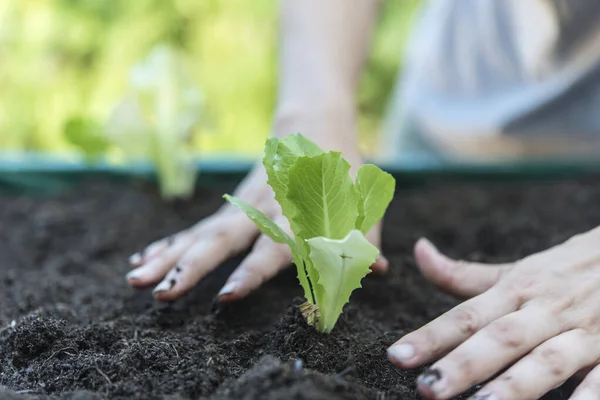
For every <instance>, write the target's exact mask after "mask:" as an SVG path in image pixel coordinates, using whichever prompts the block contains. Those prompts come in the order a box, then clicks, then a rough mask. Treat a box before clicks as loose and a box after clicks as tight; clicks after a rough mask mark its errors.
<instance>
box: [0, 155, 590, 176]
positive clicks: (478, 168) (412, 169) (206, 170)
mask: <svg viewBox="0 0 600 400" xmlns="http://www.w3.org/2000/svg"><path fill="white" fill-rule="evenodd" d="M256 162H257V159H253V158H249V157H244V156H239V155H234V154H216V155H211V156H207V157H201V158H200V159H199V161H198V162H197V170H198V172H199V175H200V176H202V175H203V174H231V173H234V174H245V173H248V171H249V170H250V169H251V168H252V167H253V166H254V165H255V164H256ZM367 162H368V163H373V164H375V165H377V166H378V167H380V168H382V169H383V170H385V171H387V172H389V173H391V174H413V173H416V174H421V173H425V174H428V173H435V174H440V173H441V174H455V173H466V174H472V175H487V174H490V173H492V174H495V173H501V174H529V173H531V172H533V173H548V174H556V173H571V172H574V173H588V172H589V173H596V172H600V157H597V158H590V159H584V158H580V159H570V160H569V159H557V160H549V159H543V160H525V161H514V160H507V161H496V162H456V161H445V160H440V159H438V158H434V157H428V156H426V155H413V156H405V157H402V158H400V159H397V160H392V161H383V160H382V161H378V160H376V159H373V160H367ZM155 172H156V171H155V168H154V166H153V164H152V163H151V162H149V161H136V162H131V163H127V164H126V165H116V164H112V163H108V162H104V161H99V162H96V163H86V162H85V161H83V160H82V159H78V158H77V157H73V156H72V155H71V154H67V156H66V157H65V156H61V155H51V154H44V153H10V154H9V153H0V174H3V173H36V174H40V173H49V174H65V173H67V174H69V173H74V174H78V173H100V174H118V175H142V176H143V175H154V174H155Z"/></svg>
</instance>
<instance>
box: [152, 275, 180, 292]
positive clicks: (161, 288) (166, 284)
mask: <svg viewBox="0 0 600 400" xmlns="http://www.w3.org/2000/svg"><path fill="white" fill-rule="evenodd" d="M176 283H177V282H176V281H175V279H171V280H168V281H167V280H164V281H162V282H161V283H159V284H158V286H156V287H155V288H154V290H153V291H152V293H154V294H156V293H160V292H166V291H168V290H171V289H172V288H173V286H175V284H176Z"/></svg>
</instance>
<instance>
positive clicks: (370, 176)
mask: <svg viewBox="0 0 600 400" xmlns="http://www.w3.org/2000/svg"><path fill="white" fill-rule="evenodd" d="M356 188H357V189H358V192H359V194H360V201H359V203H358V219H357V220H356V229H359V230H360V231H361V232H362V233H364V234H367V232H369V230H371V228H372V227H373V226H375V224H377V222H378V221H379V220H380V219H382V218H383V216H384V214H385V210H386V209H387V207H388V206H389V204H390V202H391V201H392V199H393V198H394V191H395V189H396V181H395V180H394V177H393V176H392V175H390V174H388V173H387V172H384V171H382V170H381V169H379V168H378V167H376V166H375V165H371V164H365V165H363V166H362V167H360V168H359V169H358V172H357V173H356Z"/></svg>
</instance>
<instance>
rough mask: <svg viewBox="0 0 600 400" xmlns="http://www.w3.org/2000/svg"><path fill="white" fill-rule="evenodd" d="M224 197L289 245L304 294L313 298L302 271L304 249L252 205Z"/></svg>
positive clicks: (265, 232) (232, 197) (270, 234)
mask: <svg viewBox="0 0 600 400" xmlns="http://www.w3.org/2000/svg"><path fill="white" fill-rule="evenodd" d="M223 198H224V199H225V200H227V201H228V202H229V203H231V204H233V205H234V206H236V207H237V208H239V209H240V210H242V211H243V212H244V213H245V214H246V215H247V216H248V217H249V218H250V219H251V220H252V221H253V222H254V223H255V224H256V226H257V227H258V229H260V231H261V232H262V233H264V234H265V235H267V236H268V237H270V238H271V239H272V240H273V241H274V242H276V243H282V244H283V243H285V244H287V245H288V246H289V248H290V250H291V252H292V257H293V259H294V264H296V266H297V267H298V280H299V281H300V284H301V285H302V288H303V289H304V294H305V295H306V298H307V299H312V300H313V302H314V299H313V295H312V290H311V285H310V284H309V283H308V280H307V279H306V274H305V273H301V271H302V272H304V267H303V261H304V259H305V257H303V255H302V253H303V252H302V251H301V250H300V249H299V248H298V246H297V245H296V242H294V240H293V239H292V238H291V237H290V236H289V235H288V234H287V233H285V232H284V230H283V229H281V227H280V226H279V225H277V224H276V223H275V222H273V221H272V220H271V219H269V218H268V217H267V216H266V215H265V214H263V213H262V212H260V211H259V210H257V209H256V208H254V207H253V206H251V205H250V204H248V203H246V202H244V201H243V200H240V199H239V198H237V197H235V196H230V195H228V194H225V195H223Z"/></svg>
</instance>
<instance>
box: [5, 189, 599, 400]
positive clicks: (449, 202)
mask: <svg viewBox="0 0 600 400" xmlns="http://www.w3.org/2000/svg"><path fill="white" fill-rule="evenodd" d="M230 190H231V188H230V187H226V188H218V189H217V190H214V189H213V190H207V189H199V190H198V193H197V194H196V196H195V198H194V199H193V200H192V201H189V202H183V203H177V204H165V203H163V202H162V201H161V200H160V199H159V197H158V196H157V194H156V192H155V191H154V190H153V189H152V188H148V187H145V186H139V187H134V186H123V187H121V186H118V185H116V184H114V183H113V184H103V183H90V184H89V185H87V186H84V187H82V188H81V189H80V190H78V191H75V192H72V193H68V194H64V195H62V196H59V197H53V198H48V199H42V198H38V199H36V198H32V197H19V196H16V195H8V194H5V195H0V226H1V229H0V284H1V285H2V290H1V291H0V397H1V398H3V399H22V398H53V399H54V398H56V399H59V398H60V399H104V398H111V399H120V398H136V399H158V398H163V399H188V398H193V399H197V398H213V399H416V398H419V397H418V395H416V393H415V391H414V380H415V377H416V376H417V374H418V372H419V371H411V372H403V371H401V370H399V369H397V368H396V367H394V366H393V365H392V364H391V363H390V362H388V361H387V359H386V354H385V350H386V348H387V347H388V346H389V345H390V344H391V343H392V342H394V341H395V340H396V339H398V338H399V337H400V336H402V335H403V334H404V333H406V332H408V331H410V330H412V329H415V328H417V327H419V326H421V325H422V324H424V323H426V322H427V321H429V320H431V319H433V318H434V317H436V316H438V315H439V314H441V313H443V312H444V311H446V310H448V309H450V308H451V307H452V306H453V305H454V304H456V303H457V300H454V299H452V298H450V297H448V296H445V295H443V294H441V293H440V292H439V291H437V290H435V289H434V288H433V287H432V286H431V285H429V284H428V283H427V282H426V281H425V280H424V279H423V278H422V277H421V276H420V274H419V273H418V272H417V271H416V269H415V266H414V260H413V257H412V246H413V244H414V242H415V241H416V240H417V238H419V237H420V236H421V235H425V236H427V237H428V238H430V239H431V240H433V241H434V242H435V243H436V244H438V245H439V247H440V248H441V250H442V251H445V252H448V253H449V254H450V255H452V256H456V257H462V258H468V259H471V260H485V261H507V260H514V259H516V258H519V257H522V256H525V255H527V254H530V253H532V252H535V251H539V250H542V249H545V248H547V247H549V246H551V245H554V244H557V243H559V242H561V241H563V240H565V239H567V238H568V237H569V236H571V235H573V234H575V233H579V232H582V231H585V230H588V229H591V228H593V227H595V226H597V225H599V224H600V180H594V181H591V180H587V181H585V182H583V181H581V182H562V183H541V182H540V183H535V184H514V183H513V184H500V183H496V184H487V185H485V184H481V185H475V184H466V183H461V184H455V185H453V186H448V185H446V186H444V185H436V186H432V187H429V188H427V189H422V190H420V191H404V192H400V193H398V194H397V196H396V199H395V201H394V202H393V204H392V206H391V207H390V209H389V212H388V215H387V217H386V220H385V228H384V229H385V232H384V252H385V253H386V254H387V256H388V257H389V258H390V260H391V264H392V267H391V270H390V272H389V274H388V275H387V276H385V277H375V276H370V277H368V278H367V279H366V280H365V281H364V288H363V289H361V290H359V291H357V292H355V293H354V295H353V297H352V302H351V304H350V305H349V306H348V307H347V308H346V311H345V313H344V314H343V315H342V317H341V318H340V320H339V322H338V325H337V326H336V328H335V329H334V331H333V333H332V334H331V335H328V336H324V335H319V334H317V333H315V332H314V331H313V330H312V329H311V328H309V327H307V326H306V324H305V323H304V321H303V320H302V318H301V316H300V315H299V312H298V309H297V307H296V305H297V304H298V302H299V298H298V296H300V295H301V292H300V288H299V285H298V284H297V282H296V279H295V272H294V270H293V269H291V268H290V269H288V270H287V271H285V272H284V273H282V274H281V275H279V276H278V277H277V278H276V279H274V280H273V281H271V282H269V283H268V284H266V285H265V286H264V287H263V288H262V289H260V290H259V291H258V292H256V293H255V294H254V295H252V296H250V297H249V298H248V299H246V300H244V301H241V302H237V303H234V304H230V305H223V304H219V303H217V302H215V294H216V293H217V291H218V290H219V289H220V288H221V285H222V284H223V282H224V281H225V279H226V277H227V275H228V274H229V273H230V272H231V271H232V269H233V268H234V267H235V266H236V265H237V263H238V262H239V259H236V260H233V261H232V262H230V263H228V264H227V265H224V266H223V267H221V268H219V269H218V270H217V271H216V273H214V274H212V275H211V276H209V277H208V278H207V279H205V280H204V281H203V282H202V283H201V284H200V285H199V286H198V287H197V288H196V289H195V290H193V291H192V292H191V293H190V294H189V295H187V296H185V298H184V299H182V300H180V301H178V302H175V303H173V304H157V303H155V302H154V301H153V299H152V296H151V293H150V290H147V291H135V290H132V289H130V288H129V287H128V286H127V285H126V282H125V279H124V275H125V273H126V272H127V271H128V265H127V257H128V256H129V255H130V254H132V253H133V252H135V251H137V250H139V249H140V248H141V247H142V246H144V245H145V244H147V243H149V242H150V241H152V240H154V239H157V238H160V237H163V236H166V235H168V234H170V233H173V232H175V231H178V230H180V229H183V228H186V227H187V226H189V225H190V224H192V223H194V222H195V221H197V220H199V219H200V218H202V217H203V216H206V215H209V214H210V213H211V212H213V211H214V210H216V209H217V208H218V207H219V206H220V204H221V202H222V199H221V195H222V193H223V192H224V191H230ZM13 321H14V322H13ZM560 390H562V392H561V391H560ZM560 390H558V391H555V392H553V394H552V395H550V396H548V398H549V399H561V398H564V399H566V398H567V394H568V393H569V388H568V387H565V388H563V389H560ZM561 393H562V394H561Z"/></svg>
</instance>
